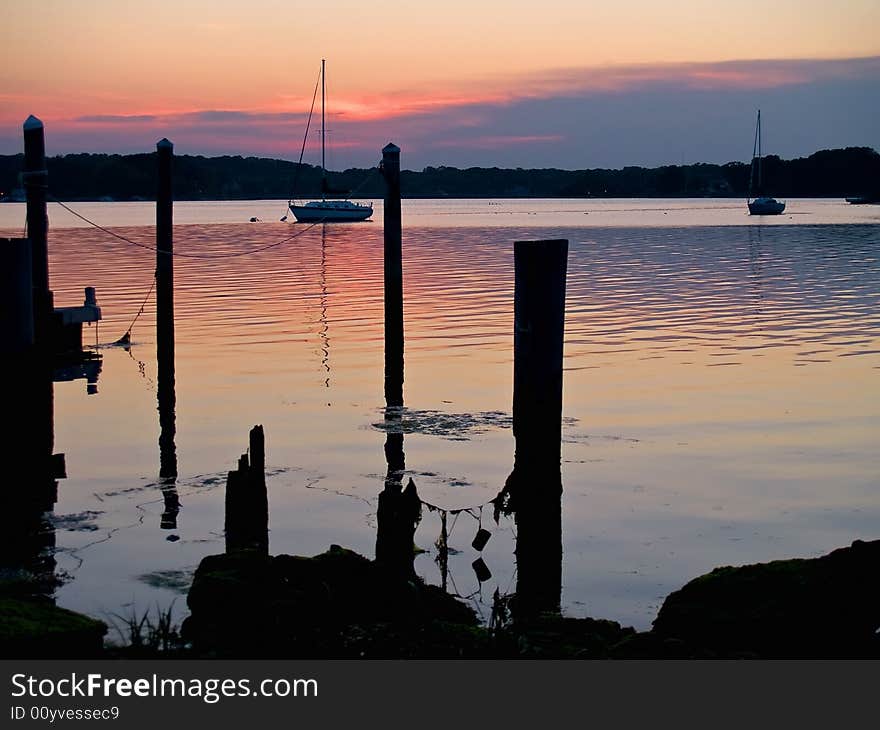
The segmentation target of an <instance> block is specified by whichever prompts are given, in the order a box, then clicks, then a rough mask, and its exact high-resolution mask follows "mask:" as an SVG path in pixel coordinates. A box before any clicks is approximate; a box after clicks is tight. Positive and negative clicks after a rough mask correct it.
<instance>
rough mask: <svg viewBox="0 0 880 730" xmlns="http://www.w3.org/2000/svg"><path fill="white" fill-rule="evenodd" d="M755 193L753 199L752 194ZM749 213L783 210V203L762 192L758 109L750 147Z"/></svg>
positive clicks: (778, 212) (774, 213) (760, 213)
mask: <svg viewBox="0 0 880 730" xmlns="http://www.w3.org/2000/svg"><path fill="white" fill-rule="evenodd" d="M753 193H754V195H755V197H754V199H753V198H752V195H753ZM746 204H747V205H748V206H749V215H779V214H780V213H782V211H784V210H785V203H780V202H779V201H778V200H776V199H775V198H771V197H770V196H768V195H764V194H763V179H762V174H761V110H760V109H758V123H757V125H756V126H755V144H754V147H753V148H752V171H751V175H750V176H749V199H748V201H747V203H746Z"/></svg>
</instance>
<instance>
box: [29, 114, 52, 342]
mask: <svg viewBox="0 0 880 730" xmlns="http://www.w3.org/2000/svg"><path fill="white" fill-rule="evenodd" d="M23 129H24V170H23V172H22V181H23V183H24V190H25V196H26V199H27V233H28V238H29V239H30V241H31V275H32V282H33V301H34V340H35V343H36V345H37V346H38V347H39V348H41V349H45V350H48V349H49V348H51V337H52V329H53V327H52V322H53V314H54V303H53V300H52V291H51V290H50V289H49V243H48V241H49V217H48V215H47V214H46V197H47V195H48V189H49V173H48V170H47V169H46V142H45V135H44V128H43V123H42V122H41V121H40V120H39V119H37V118H36V117H35V116H33V115H31V116H29V117H28V118H27V119H26V120H25V122H24V125H23Z"/></svg>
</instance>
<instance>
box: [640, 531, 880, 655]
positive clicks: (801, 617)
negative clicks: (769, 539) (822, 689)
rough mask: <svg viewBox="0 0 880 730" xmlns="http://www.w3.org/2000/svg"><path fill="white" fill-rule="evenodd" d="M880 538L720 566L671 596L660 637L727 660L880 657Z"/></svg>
mask: <svg viewBox="0 0 880 730" xmlns="http://www.w3.org/2000/svg"><path fill="white" fill-rule="evenodd" d="M878 577H880V540H876V541H873V542H863V541H861V540H857V541H855V542H854V543H853V544H852V545H851V546H850V547H848V548H840V549H839V550H834V551H833V552H831V553H830V554H828V555H823V556H822V557H819V558H811V559H804V558H796V559H791V560H774V561H772V562H769V563H758V564H755V565H745V566H742V567H729V566H728V567H723V568H716V569H715V570H713V571H712V572H711V573H708V574H706V575H703V576H700V577H699V578H695V579H694V580H692V581H690V582H689V583H687V584H686V585H685V586H684V587H683V588H681V589H680V590H678V591H675V592H674V593H672V594H670V595H669V596H668V597H667V598H666V600H665V601H664V603H663V606H662V607H661V609H660V612H659V614H658V615H657V618H656V619H655V621H654V626H653V630H652V633H653V634H654V635H655V636H657V637H660V638H665V639H669V638H674V639H678V640H681V641H683V642H684V643H685V644H686V645H688V646H691V647H697V648H699V650H701V651H707V652H714V653H715V654H717V655H719V656H759V657H851V658H855V657H867V656H880V647H878V638H877V633H876V632H877V630H878V628H880V581H878Z"/></svg>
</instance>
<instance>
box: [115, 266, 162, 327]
mask: <svg viewBox="0 0 880 730" xmlns="http://www.w3.org/2000/svg"><path fill="white" fill-rule="evenodd" d="M155 287H156V272H155V271H154V272H153V281H152V282H151V283H150V290H149V291H148V292H147V296H145V297H144V301H143V302H141V308H140V309H139V310H138V312H137V314H136V315H134V319H133V320H131V324H130V325H128V329H127V330H126V331H125V334H124V335H122V337H120V338H119V340H117V342H126V341H130V340H131V330H132V328H133V327H134V323H135V322H137V321H138V319H139V318H140V316H141V315H142V314H143V313H144V307H146V306H147V301H148V300H149V298H150V294H152V293H153V289H154V288H155Z"/></svg>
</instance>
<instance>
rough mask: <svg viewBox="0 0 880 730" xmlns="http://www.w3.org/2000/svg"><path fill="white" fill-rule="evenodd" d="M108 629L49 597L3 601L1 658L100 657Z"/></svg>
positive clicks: (4, 599)
mask: <svg viewBox="0 0 880 730" xmlns="http://www.w3.org/2000/svg"><path fill="white" fill-rule="evenodd" d="M106 633H107V626H106V624H104V623H103V622H102V621H97V620H96V619H93V618H89V617H88V616H84V615H82V614H80V613H76V612H74V611H68V610H67V609H65V608H59V607H58V606H56V605H55V604H54V603H53V602H52V601H51V600H49V599H46V598H37V597H31V598H11V597H6V598H0V655H2V656H4V657H6V658H22V659H24V658H28V659H30V658H45V659H56V658H57V659H60V658H68V659H69V658H82V657H92V656H97V655H99V654H100V653H101V650H102V647H103V638H104V634H106Z"/></svg>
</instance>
